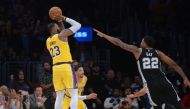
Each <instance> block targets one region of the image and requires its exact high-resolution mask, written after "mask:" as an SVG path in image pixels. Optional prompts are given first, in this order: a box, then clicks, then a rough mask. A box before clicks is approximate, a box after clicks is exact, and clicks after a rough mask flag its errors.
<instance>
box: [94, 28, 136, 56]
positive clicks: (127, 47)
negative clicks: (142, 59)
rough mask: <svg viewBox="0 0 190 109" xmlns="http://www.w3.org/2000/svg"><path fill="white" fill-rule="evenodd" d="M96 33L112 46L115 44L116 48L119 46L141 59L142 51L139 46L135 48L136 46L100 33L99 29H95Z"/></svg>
mask: <svg viewBox="0 0 190 109" xmlns="http://www.w3.org/2000/svg"><path fill="white" fill-rule="evenodd" d="M94 31H95V32H97V35H98V36H100V37H103V38H105V39H106V40H108V41H109V42H111V43H112V44H114V45H116V46H119V47H121V48H122V49H124V50H126V51H129V52H132V53H133V54H134V55H135V57H136V58H138V57H139V55H140V49H139V48H138V47H137V46H135V45H129V44H127V43H124V42H123V41H121V40H120V39H118V38H115V37H112V36H109V35H106V34H104V33H102V32H100V31H99V30H97V29H94Z"/></svg>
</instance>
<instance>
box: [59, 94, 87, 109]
mask: <svg viewBox="0 0 190 109" xmlns="http://www.w3.org/2000/svg"><path fill="white" fill-rule="evenodd" d="M70 102H71V99H70V98H68V97H67V96H65V98H64V100H63V103H62V107H63V109H69V107H70ZM78 109H87V108H86V105H85V103H84V101H83V100H78Z"/></svg>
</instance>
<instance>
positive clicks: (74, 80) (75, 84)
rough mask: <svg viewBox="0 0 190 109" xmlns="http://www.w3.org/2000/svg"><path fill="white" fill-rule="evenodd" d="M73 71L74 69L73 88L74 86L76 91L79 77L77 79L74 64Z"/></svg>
mask: <svg viewBox="0 0 190 109" xmlns="http://www.w3.org/2000/svg"><path fill="white" fill-rule="evenodd" d="M71 69H72V75H73V86H74V89H77V88H78V87H77V77H76V74H75V70H74V66H73V64H71Z"/></svg>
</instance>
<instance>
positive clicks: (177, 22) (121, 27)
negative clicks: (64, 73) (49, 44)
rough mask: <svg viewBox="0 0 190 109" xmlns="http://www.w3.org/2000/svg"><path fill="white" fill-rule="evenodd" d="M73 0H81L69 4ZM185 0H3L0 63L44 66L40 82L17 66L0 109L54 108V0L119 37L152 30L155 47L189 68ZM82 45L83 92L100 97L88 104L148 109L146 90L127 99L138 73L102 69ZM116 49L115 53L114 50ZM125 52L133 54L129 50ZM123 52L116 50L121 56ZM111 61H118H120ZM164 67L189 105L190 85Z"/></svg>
mask: <svg viewBox="0 0 190 109" xmlns="http://www.w3.org/2000/svg"><path fill="white" fill-rule="evenodd" d="M71 1H72V2H77V3H75V4H72V5H73V6H71V3H70V2H71ZM186 1H187V0H181V1H180V0H173V1H172V0H120V1H115V0H104V1H102V0H100V1H97V0H84V1H83V2H81V1H75V0H64V1H59V0H57V1H49V2H50V3H47V0H38V2H36V1H35V0H27V1H24V0H0V64H2V63H6V62H8V61H13V62H20V61H22V62H30V61H42V62H43V70H42V71H37V73H38V74H39V75H38V76H37V77H36V81H31V80H29V79H26V74H28V73H29V72H27V70H26V69H24V68H17V69H18V70H17V71H16V72H12V73H10V74H7V75H9V79H8V81H7V84H6V85H2V84H1V83H0V85H1V86H0V109H53V106H54V101H55V96H56V95H55V92H54V89H53V83H52V69H51V63H50V61H51V58H50V56H49V54H48V52H47V50H46V49H45V40H46V38H47V37H48V32H47V30H46V26H47V24H48V22H50V21H49V18H48V14H47V12H48V9H49V8H50V7H51V6H52V4H56V5H58V6H61V7H62V4H64V6H63V7H62V8H63V9H65V10H67V11H66V12H65V11H64V14H66V15H67V16H69V17H72V18H73V19H76V20H77V21H79V22H81V23H82V24H83V25H85V26H94V27H97V28H99V29H102V30H104V31H107V32H108V33H109V34H113V35H116V36H120V37H121V38H122V39H123V40H124V41H127V42H129V43H134V44H138V43H139V42H140V39H141V38H142V37H143V36H144V35H147V34H149V35H153V37H155V39H156V40H157V45H158V46H157V48H159V49H161V50H163V51H164V52H166V53H167V54H168V55H169V56H171V57H172V58H174V60H176V61H177V63H179V64H180V65H181V66H182V68H183V69H184V70H185V72H186V73H188V72H189V71H190V69H189V67H188V66H189V65H190V64H189V62H190V57H189V56H190V53H189V50H190V43H188V42H189V41H190V37H189V35H190V34H189V31H188V30H189V26H188V24H189V23H190V22H189V20H187V18H188V17H184V16H185V15H186V16H188V14H189V13H187V14H186V12H187V11H185V10H188V8H187V7H188V6H187V4H186ZM51 2H52V3H51ZM78 2H80V3H78ZM44 3H45V5H44ZM69 4H70V5H69ZM86 4H87V5H86ZM42 6H43V8H42ZM87 9H88V10H87ZM89 11H90V13H89ZM118 19H119V20H118ZM66 26H67V25H66ZM93 43H96V44H95V45H97V46H98V45H102V43H101V41H99V42H98V41H97V42H93ZM71 46H78V45H76V44H71ZM104 47H105V46H104ZM109 47H110V46H109ZM75 48H77V47H75ZM80 50H83V52H84V51H85V47H84V46H80ZM80 50H78V51H77V50H76V49H74V50H73V49H72V52H73V56H74V59H76V60H78V61H81V62H82V64H83V67H84V70H85V75H86V76H87V77H88V82H87V85H86V87H85V90H84V94H89V93H93V92H96V93H97V94H98V98H97V99H96V100H89V101H85V102H86V104H87V107H88V108H89V109H117V108H121V109H123V108H124V109H143V108H144V109H149V108H150V104H149V102H148V99H147V96H146V95H145V96H142V97H139V98H135V99H129V98H128V99H127V100H124V99H125V97H126V95H130V94H132V93H136V92H137V91H139V90H140V89H141V88H142V87H143V84H142V81H141V78H140V76H139V75H138V72H132V71H125V72H123V71H120V70H118V68H116V69H114V68H115V67H114V68H113V69H112V68H104V67H102V65H100V64H98V63H96V62H94V61H92V59H91V60H88V58H93V57H91V55H89V54H90V53H89V54H88V55H85V56H86V59H84V56H83V55H82V54H81V51H80ZM86 52H88V51H87V50H86V51H85V53H86ZM112 53H113V54H114V51H113V52H112ZM78 54H80V55H81V56H79V55H78ZM126 55H127V56H128V57H129V58H133V57H132V56H130V55H129V54H126ZM119 56H120V55H119ZM119 56H118V53H117V57H119ZM127 56H125V57H127ZM87 57H88V58H87ZM116 64H117V65H116ZM113 65H116V66H120V63H114V64H113ZM126 66H127V65H126ZM131 66H133V65H131V61H130V63H129V66H128V67H131ZM125 69H127V68H125ZM0 70H1V69H0ZM165 71H166V72H167V76H168V78H169V79H170V81H171V82H172V83H173V84H174V86H175V88H176V90H177V92H178V94H179V95H180V97H181V98H182V105H183V106H184V107H185V109H189V108H190V93H189V90H188V89H186V88H184V86H183V83H182V81H181V78H179V76H177V74H176V73H175V72H174V71H173V70H172V69H170V68H167V67H166V68H165ZM126 72H127V73H130V74H127V73H126ZM1 73H4V72H1ZM187 75H189V74H187Z"/></svg>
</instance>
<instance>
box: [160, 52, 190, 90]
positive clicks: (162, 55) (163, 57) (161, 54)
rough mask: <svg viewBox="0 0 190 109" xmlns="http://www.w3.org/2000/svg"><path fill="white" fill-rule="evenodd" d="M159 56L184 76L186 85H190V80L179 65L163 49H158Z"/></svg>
mask: <svg viewBox="0 0 190 109" xmlns="http://www.w3.org/2000/svg"><path fill="white" fill-rule="evenodd" d="M158 56H159V58H160V59H161V60H162V61H163V62H164V63H166V64H167V65H169V66H170V67H172V68H173V69H174V70H175V71H176V72H177V73H178V74H179V75H180V76H181V77H182V78H183V81H184V84H185V86H186V87H187V86H188V87H190V82H189V80H188V78H187V76H186V75H185V73H184V72H183V70H182V68H181V67H180V66H179V65H177V64H176V63H175V62H174V61H173V60H172V59H171V58H170V57H168V56H167V55H165V54H164V53H163V52H161V51H158Z"/></svg>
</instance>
